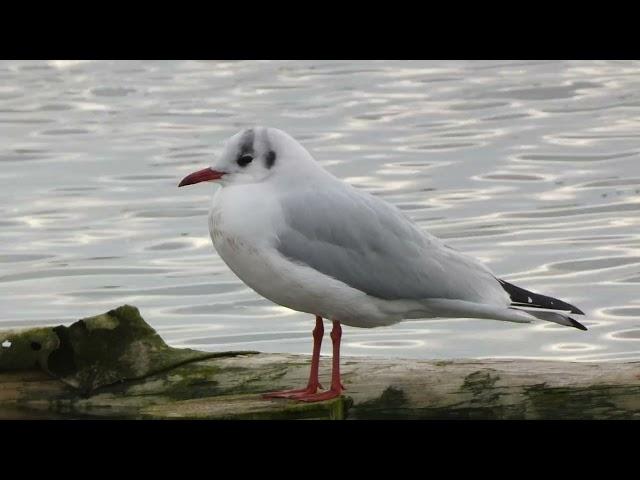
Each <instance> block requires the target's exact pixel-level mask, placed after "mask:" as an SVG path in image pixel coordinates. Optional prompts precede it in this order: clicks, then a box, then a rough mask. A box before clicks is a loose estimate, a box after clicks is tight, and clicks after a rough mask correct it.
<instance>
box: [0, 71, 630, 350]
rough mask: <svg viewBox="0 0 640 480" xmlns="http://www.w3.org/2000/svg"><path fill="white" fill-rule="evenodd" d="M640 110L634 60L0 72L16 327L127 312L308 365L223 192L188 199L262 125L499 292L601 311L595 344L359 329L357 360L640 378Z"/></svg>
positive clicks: (5, 293)
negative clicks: (214, 221) (527, 364)
mask: <svg viewBox="0 0 640 480" xmlns="http://www.w3.org/2000/svg"><path fill="white" fill-rule="evenodd" d="M639 92H640V63H634V62H554V61H551V62H543V61H535V62H534V61H530V62H505V61H487V62H463V61H456V62H441V61H438V62H386V61H384V62H382V61H381V62H371V61H367V62H319V61H316V62H301V61H295V62H267V61H260V62H189V61H184V62H106V61H99V62H70V61H49V62H14V61H5V62H0V137H1V138H2V142H0V185H1V186H2V188H0V231H1V232H2V235H1V237H0V238H1V239H2V241H1V243H0V305H2V309H1V314H0V328H9V327H27V326H33V325H49V324H51V325H53V324H59V323H71V322H73V321H75V320H76V319H78V318H80V317H83V316H89V315H93V314H96V313H99V312H102V311H105V310H108V309H110V308H112V307H115V306H118V305H120V304H123V303H130V304H134V305H137V306H138V307H139V308H140V309H141V311H142V313H143V315H144V316H145V318H146V319H147V320H148V321H149V322H150V323H151V324H152V325H153V326H154V327H155V328H156V329H157V330H158V331H159V332H160V334H161V335H163V336H164V337H165V338H166V339H167V341H168V342H169V343H170V344H172V345H175V346H190V347H195V348H200V349H205V350H228V349H238V348H241V349H257V350H262V351H268V352H277V351H286V352H299V353H309V352H310V348H311V345H310V344H311V338H310V330H311V328H312V327H313V318H312V317H311V316H310V315H307V314H299V313H297V312H293V311H290V310H287V309H285V308H282V307H279V306H277V305H274V304H272V303H270V302H269V301H267V300H264V299H262V298H261V297H259V296H258V295H257V294H255V293H254V292H253V291H251V290H250V289H248V288H247V287H245V286H244V285H243V284H242V283H241V282H240V281H239V280H238V279H237V278H236V277H235V276H234V275H233V274H232V273H231V272H230V271H229V269H228V268H227V267H226V266H225V265H224V264H223V262H222V261H221V260H220V258H219V257H218V256H217V254H216V253H215V251H214V249H213V247H212V245H211V241H210V239H209V234H208V230H207V219H206V215H207V210H208V206H209V202H210V197H211V195H212V193H213V189H214V188H216V187H214V186H202V185H201V186H198V187H192V188H189V189H178V188H177V187H176V184H177V182H178V181H179V180H180V179H181V178H182V177H183V176H184V175H186V174H187V173H189V172H191V171H193V170H196V169H200V168H203V167H204V166H206V165H208V164H210V163H211V159H212V157H213V155H214V154H215V152H216V151H218V149H219V147H220V144H221V141H222V140H223V139H225V138H226V137H228V136H230V135H231V134H233V133H235V132H236V131H237V130H239V129H240V128H244V127H246V126H250V125H252V124H264V125H270V126H276V127H279V128H283V129H285V130H287V131H288V132H290V133H291V134H292V135H293V136H295V137H296V138H298V139H299V140H300V141H302V143H303V144H304V145H305V146H306V147H307V148H308V149H309V150H310V151H311V152H312V153H313V154H314V156H315V157H316V159H317V160H318V161H319V162H321V163H322V164H323V165H325V166H326V167H327V168H328V169H329V170H331V171H332V172H333V173H335V174H336V175H338V176H339V177H341V178H343V179H345V180H347V181H349V182H351V183H353V184H355V185H357V186H358V187H360V188H363V189H366V190H369V191H370V192H372V193H374V194H376V195H379V196H381V197H383V198H385V199H386V200H387V201H389V202H393V203H394V204H396V205H398V206H399V207H400V208H402V209H403V210H405V211H406V212H407V213H408V214H409V215H410V216H411V217H412V218H414V219H415V220H417V221H418V222H419V223H420V225H421V226H422V227H424V228H425V229H428V230H429V231H431V232H432V233H434V234H436V235H438V236H440V237H441V238H444V239H446V241H447V242H448V243H449V244H450V245H451V246H452V247H455V248H457V249H460V250H463V251H465V252H468V253H471V254H473V255H475V256H477V257H479V258H481V259H482V260H483V261H485V262H486V263H487V264H488V265H489V266H490V267H491V268H492V269H493V270H494V271H495V272H496V273H497V274H499V275H500V276H502V277H503V278H505V279H507V280H509V281H511V282H515V283H518V284H521V285H522V286H523V287H525V288H528V289H531V290H534V291H539V292H541V293H546V294H550V295H553V296H557V297H560V298H562V299H565V300H567V301H570V302H571V303H575V304H577V305H578V306H579V307H580V308H582V309H583V310H585V311H586V312H587V316H586V317H585V320H584V323H585V324H586V325H587V326H588V327H589V331H588V332H581V331H578V330H575V329H572V328H566V327H562V326H559V325H556V324H551V323H546V322H538V323H535V324H529V325H519V324H509V323H502V322H497V321H487V320H465V319H460V320H435V321H434V320H430V321H412V322H405V323H402V324H399V325H395V326H391V327H384V328H378V329H372V330H365V329H355V328H349V327H345V329H344V330H345V335H344V337H343V341H344V347H343V350H344V352H345V353H346V354H349V355H362V354H366V355H384V356H398V357H424V358H447V357H462V356H471V357H483V356H491V357H504V356H509V357H536V358H561V359H572V360H599V361H603V360H615V359H635V360H638V359H640V290H639V288H638V285H639V284H640V230H639V224H640V221H639V213H640V155H639V151H640V93H639ZM581 321H582V319H581ZM328 343H329V342H325V347H326V348H325V349H324V351H325V352H326V353H330V348H329V345H327V344H328Z"/></svg>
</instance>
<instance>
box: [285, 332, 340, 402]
mask: <svg viewBox="0 0 640 480" xmlns="http://www.w3.org/2000/svg"><path fill="white" fill-rule="evenodd" d="M341 339H342V327H341V326H340V322H336V321H334V322H333V329H332V330H331V342H332V343H333V361H332V366H331V388H330V389H329V390H327V391H326V392H322V393H313V394H307V395H304V396H299V397H297V400H300V401H303V402H321V401H323V400H330V399H332V398H336V397H339V396H340V395H341V394H342V391H343V390H344V389H345V388H344V386H343V385H342V381H341V379H340V340H341Z"/></svg>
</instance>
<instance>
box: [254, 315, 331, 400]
mask: <svg viewBox="0 0 640 480" xmlns="http://www.w3.org/2000/svg"><path fill="white" fill-rule="evenodd" d="M332 334H333V333H332ZM323 335H324V324H323V323H322V317H318V316H317V315H316V327H315V328H314V329H313V354H312V356H311V371H310V372H309V382H308V383H307V386H306V388H299V389H296V390H284V391H281V392H271V393H265V394H264V395H263V397H264V398H297V397H300V396H304V395H312V394H314V393H316V392H317V391H318V388H322V385H320V381H319V380H318V370H319V368H320V346H321V345H322V336H323Z"/></svg>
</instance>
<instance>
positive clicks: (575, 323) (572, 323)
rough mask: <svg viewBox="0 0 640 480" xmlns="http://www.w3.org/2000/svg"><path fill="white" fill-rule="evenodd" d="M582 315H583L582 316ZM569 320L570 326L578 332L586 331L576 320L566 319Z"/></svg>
mask: <svg viewBox="0 0 640 480" xmlns="http://www.w3.org/2000/svg"><path fill="white" fill-rule="evenodd" d="M583 315H584V314H583ZM567 318H568V319H569V321H570V322H571V326H572V327H575V328H577V329H578V330H583V331H585V332H586V331H587V327H585V326H584V325H582V324H581V323H580V322H577V321H576V320H574V319H573V318H571V317H567Z"/></svg>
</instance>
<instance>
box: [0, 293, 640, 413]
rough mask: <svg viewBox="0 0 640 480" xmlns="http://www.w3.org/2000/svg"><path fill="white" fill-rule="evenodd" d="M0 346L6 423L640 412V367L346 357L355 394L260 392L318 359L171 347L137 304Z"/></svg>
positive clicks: (296, 381)
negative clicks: (301, 397)
mask: <svg viewBox="0 0 640 480" xmlns="http://www.w3.org/2000/svg"><path fill="white" fill-rule="evenodd" d="M9 344H10V345H9ZM0 345H5V346H0V418H131V419H305V418H313V419H344V418H346V419H635V418H640V363H602V364H595V363H572V362H560V361H533V360H451V361H427V360H424V361H423V360H404V359H379V358H364V357H346V358H344V359H343V363H342V372H343V383H344V384H345V387H346V389H347V390H346V392H345V396H343V397H342V398H339V399H335V400H332V401H328V402H321V403H315V404H307V403H299V402H293V401H288V400H265V399H263V398H262V397H261V394H262V393H264V392H267V391H270V390H274V389H276V390H279V389H284V388H295V387H300V386H302V385H304V384H305V383H306V379H307V375H308V368H309V361H310V359H309V357H307V356H300V355H287V354H263V353H257V352H218V353H208V352H198V351H195V350H190V349H176V348H172V347H169V346H167V345H166V344H165V343H164V341H162V339H161V338H160V337H159V336H158V335H157V334H156V332H155V331H154V330H153V329H152V328H151V327H149V326H148V325H147V324H146V323H145V322H144V320H143V319H142V318H141V317H140V315H139V313H138V311H137V309H135V308H133V307H128V306H125V307H120V308H119V309H115V310H112V311H110V312H108V313H106V314H103V315H99V316H97V317H91V318H88V319H83V320H80V321H79V322H76V323H75V324H73V325H71V326H70V327H56V328H53V329H47V328H41V329H33V330H27V331H23V332H3V333H0ZM329 364H330V362H329V361H328V359H324V358H323V361H322V366H321V376H323V377H325V378H324V380H325V381H328V376H329V373H330V372H329V368H330V367H329ZM321 380H322V379H321Z"/></svg>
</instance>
